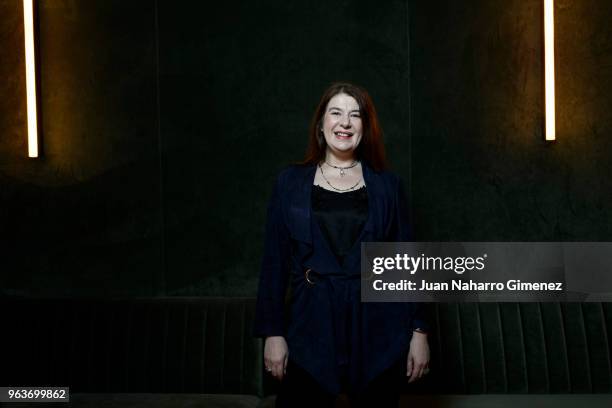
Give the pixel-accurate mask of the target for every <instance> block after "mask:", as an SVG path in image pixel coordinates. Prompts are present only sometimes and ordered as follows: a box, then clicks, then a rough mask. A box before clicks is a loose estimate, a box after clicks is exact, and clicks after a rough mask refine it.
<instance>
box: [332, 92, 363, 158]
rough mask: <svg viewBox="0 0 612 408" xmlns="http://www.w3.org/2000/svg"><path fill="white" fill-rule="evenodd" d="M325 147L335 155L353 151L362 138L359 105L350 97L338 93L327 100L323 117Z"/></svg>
mask: <svg viewBox="0 0 612 408" xmlns="http://www.w3.org/2000/svg"><path fill="white" fill-rule="evenodd" d="M322 127H323V134H324V135H325V141H326V142H327V147H328V148H329V149H331V150H332V151H333V152H335V153H341V154H346V153H349V152H352V151H354V150H355V149H356V148H357V146H359V142H360V141H361V136H362V126H361V114H360V112H359V104H358V103H357V101H356V100H355V98H353V97H352V96H349V95H347V94H344V93H339V94H337V95H335V96H334V97H333V98H331V99H330V100H329V103H328V104H327V107H326V108H325V114H324V115H323V126H322Z"/></svg>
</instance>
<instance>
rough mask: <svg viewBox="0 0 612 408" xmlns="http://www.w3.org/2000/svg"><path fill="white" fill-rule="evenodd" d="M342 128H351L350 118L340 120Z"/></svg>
mask: <svg viewBox="0 0 612 408" xmlns="http://www.w3.org/2000/svg"><path fill="white" fill-rule="evenodd" d="M340 124H341V125H342V126H343V127H350V126H351V116H350V115H347V116H345V117H343V118H342V122H341V123H340Z"/></svg>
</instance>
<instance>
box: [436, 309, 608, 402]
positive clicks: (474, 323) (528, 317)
mask: <svg viewBox="0 0 612 408" xmlns="http://www.w3.org/2000/svg"><path fill="white" fill-rule="evenodd" d="M431 307H432V309H433V310H432V312H433V313H432V314H433V316H434V319H433V323H434V327H435V331H436V333H435V335H434V336H433V337H432V342H431V347H432V377H431V378H430V379H429V383H430V390H431V391H434V392H436V393H439V392H443V393H452V394H479V393H530V394H543V393H553V394H556V393H609V392H611V391H612V372H611V368H610V354H611V352H612V350H611V344H612V343H611V342H610V341H609V339H610V338H611V337H610V336H611V335H612V332H610V330H612V305H610V304H607V303H582V304H581V303H480V304H479V303H464V304H434V305H431ZM432 384H436V386H435V388H437V390H436V389H435V388H434V387H431V385H432Z"/></svg>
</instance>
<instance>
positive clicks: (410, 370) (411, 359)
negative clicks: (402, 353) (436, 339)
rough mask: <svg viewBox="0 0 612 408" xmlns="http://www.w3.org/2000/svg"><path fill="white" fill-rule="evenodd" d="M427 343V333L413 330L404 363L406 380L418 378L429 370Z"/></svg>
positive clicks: (410, 380) (411, 380)
mask: <svg viewBox="0 0 612 408" xmlns="http://www.w3.org/2000/svg"><path fill="white" fill-rule="evenodd" d="M428 365H429V344H428V343H427V334H424V333H419V332H413V333H412V340H411V341H410V351H409V352H408V361H407V363H406V376H407V377H408V382H409V383H411V382H413V381H416V380H418V379H419V378H421V377H422V376H423V375H424V374H427V372H428V371H429V368H428Z"/></svg>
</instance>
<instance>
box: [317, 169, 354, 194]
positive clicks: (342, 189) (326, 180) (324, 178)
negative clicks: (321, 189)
mask: <svg viewBox="0 0 612 408" xmlns="http://www.w3.org/2000/svg"><path fill="white" fill-rule="evenodd" d="M354 166H355V165H353V167H354ZM319 170H321V176H322V177H323V180H325V182H327V184H328V185H329V186H330V187H331V188H333V189H334V190H336V191H349V190H353V189H354V188H355V187H357V185H358V184H359V183H361V178H359V180H357V182H356V183H355V184H353V185H352V186H351V187H349V188H337V187H335V186H333V185H332V183H330V182H329V180H328V179H327V177H325V174H323V166H321V163H319Z"/></svg>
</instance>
